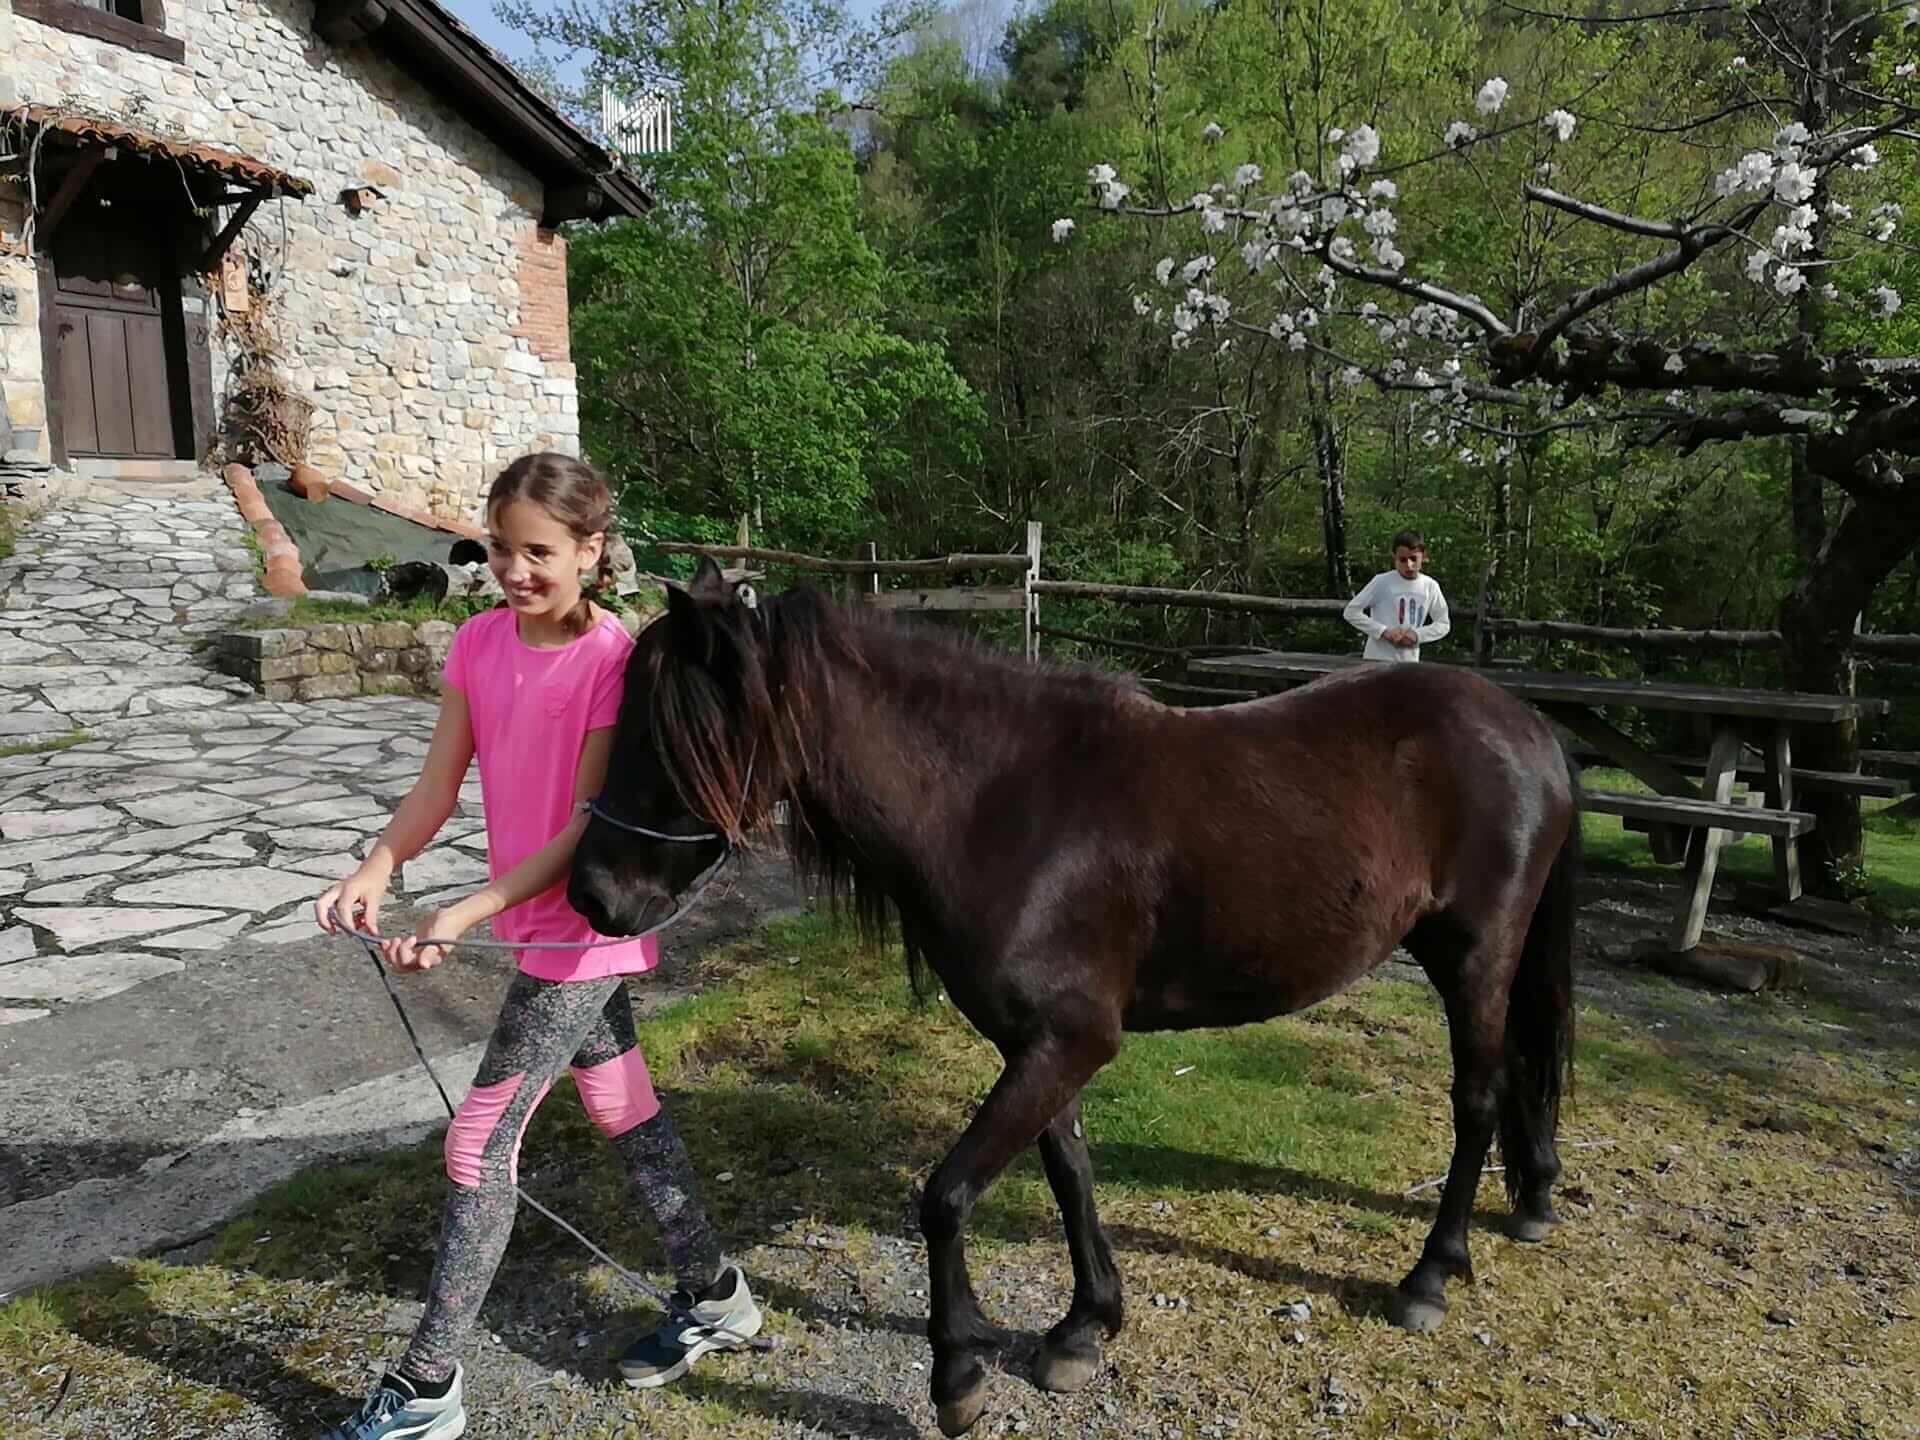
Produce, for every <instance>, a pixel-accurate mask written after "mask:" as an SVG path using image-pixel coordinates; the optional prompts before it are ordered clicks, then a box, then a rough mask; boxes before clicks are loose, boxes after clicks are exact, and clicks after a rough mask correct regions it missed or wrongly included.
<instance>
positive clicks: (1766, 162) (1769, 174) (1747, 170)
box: [1713, 150, 1774, 199]
mask: <svg viewBox="0 0 1920 1440" xmlns="http://www.w3.org/2000/svg"><path fill="white" fill-rule="evenodd" d="M1773 176H1774V163H1773V157H1772V156H1771V155H1769V154H1767V153H1766V151H1764V150H1749V151H1748V152H1747V153H1746V154H1745V155H1742V156H1741V157H1740V163H1739V164H1738V165H1735V166H1734V167H1733V168H1732V169H1731V170H1723V171H1721V172H1720V175H1719V176H1718V178H1716V179H1715V180H1714V182H1713V190H1714V193H1715V194H1716V195H1719V196H1720V197H1721V198H1722V199H1724V198H1726V197H1727V196H1729V195H1739V194H1742V193H1743V192H1745V191H1748V190H1765V189H1767V188H1768V187H1769V186H1770V185H1772V184H1773Z"/></svg>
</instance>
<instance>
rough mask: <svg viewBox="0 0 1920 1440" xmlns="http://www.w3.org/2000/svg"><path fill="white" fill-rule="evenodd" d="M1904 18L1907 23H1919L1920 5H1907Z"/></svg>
mask: <svg viewBox="0 0 1920 1440" xmlns="http://www.w3.org/2000/svg"><path fill="white" fill-rule="evenodd" d="M1905 19H1906V22H1907V24H1909V25H1920V5H1909V6H1908V7H1907V12H1906V16H1905Z"/></svg>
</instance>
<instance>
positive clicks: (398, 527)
mask: <svg viewBox="0 0 1920 1440" xmlns="http://www.w3.org/2000/svg"><path fill="white" fill-rule="evenodd" d="M262 468H264V467H262ZM259 479H260V494H261V497H262V498H263V499H264V500H265V501H266V502H267V508H268V509H269V510H271V511H272V512H273V518H274V519H276V520H278V521H279V522H280V523H281V524H282V525H284V526H286V527H287V534H288V535H289V536H291V537H292V539H293V543H294V544H295V545H297V546H298V547H299V549H300V563H301V566H302V571H303V573H302V576H301V578H302V579H304V580H305V581H306V582H307V584H308V585H309V586H311V587H312V588H314V589H316V590H352V591H357V592H359V593H362V594H368V595H370V594H372V593H373V592H374V591H375V590H377V589H378V588H379V582H380V577H379V574H378V572H376V571H373V570H370V569H368V568H367V562H368V561H369V560H388V561H401V560H431V561H434V562H436V563H438V564H441V565H444V564H446V563H447V560H448V557H449V555H450V554H451V552H452V550H453V546H454V543H455V542H456V541H457V540H459V539H460V537H459V536H458V535H451V534H448V533H447V532H446V531H445V530H432V529H429V528H428V527H427V526H425V525H416V524H414V523H413V521H411V520H402V519H401V518H400V517H399V516H398V515H389V514H387V513H386V512H385V511H384V510H374V509H371V508H369V507H368V506H365V505H356V504H354V503H353V502H352V501H351V500H339V499H333V500H328V501H326V502H324V503H322V504H319V505H315V504H314V503H313V502H312V501H310V500H303V499H301V498H300V497H299V496H298V495H295V494H294V493H293V492H292V491H291V490H288V489H287V488H286V486H285V484H284V482H283V481H281V480H275V479H270V478H268V477H267V476H261V477H259Z"/></svg>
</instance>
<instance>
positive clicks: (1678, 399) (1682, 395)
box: [1667, 390, 1687, 406]
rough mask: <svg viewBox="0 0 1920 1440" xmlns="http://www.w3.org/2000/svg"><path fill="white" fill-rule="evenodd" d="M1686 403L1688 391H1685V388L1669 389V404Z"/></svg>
mask: <svg viewBox="0 0 1920 1440" xmlns="http://www.w3.org/2000/svg"><path fill="white" fill-rule="evenodd" d="M1686 403H1687V392H1686V391H1684V390H1669V391H1667V404H1669V405H1676V406H1678V405H1684V404H1686Z"/></svg>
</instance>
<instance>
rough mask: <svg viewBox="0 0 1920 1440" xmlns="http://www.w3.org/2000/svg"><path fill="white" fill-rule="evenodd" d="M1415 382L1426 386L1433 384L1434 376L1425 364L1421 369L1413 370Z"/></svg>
mask: <svg viewBox="0 0 1920 1440" xmlns="http://www.w3.org/2000/svg"><path fill="white" fill-rule="evenodd" d="M1413 383H1414V384H1416V385H1425V386H1428V387H1431V386H1432V384H1433V376H1431V375H1429V374H1428V373H1427V372H1426V369H1425V367H1424V366H1423V367H1421V368H1420V369H1417V370H1415V371H1414V372H1413Z"/></svg>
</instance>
